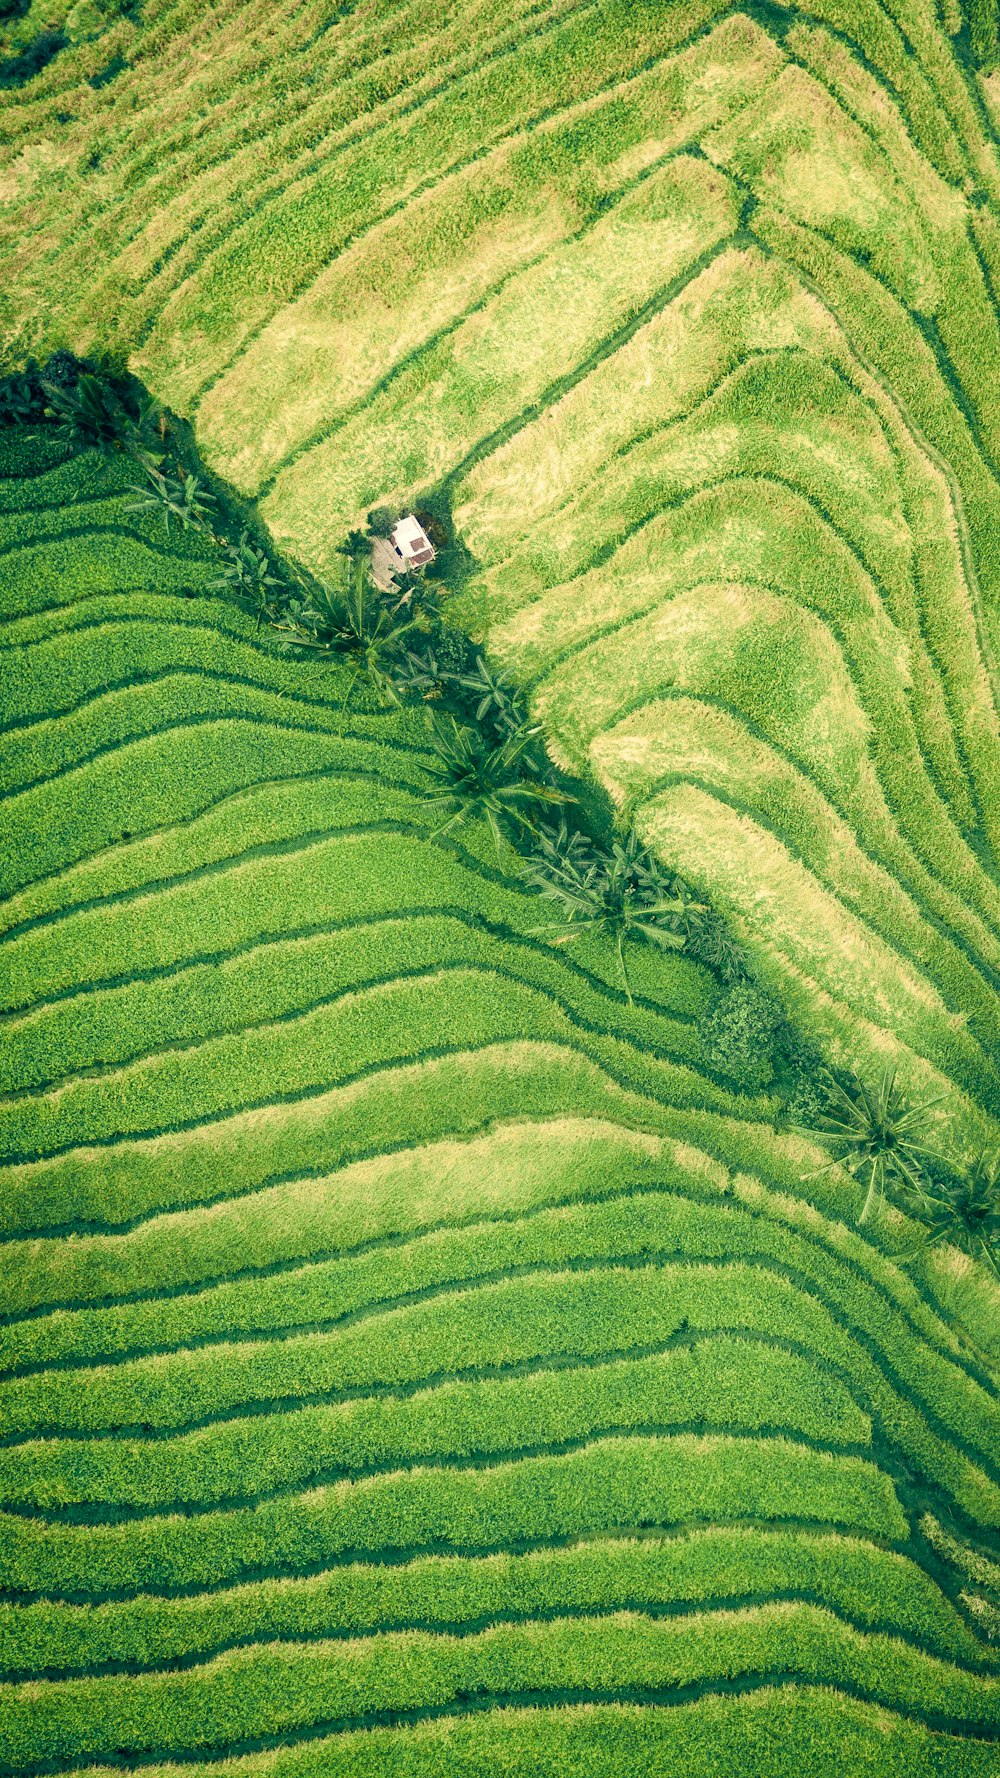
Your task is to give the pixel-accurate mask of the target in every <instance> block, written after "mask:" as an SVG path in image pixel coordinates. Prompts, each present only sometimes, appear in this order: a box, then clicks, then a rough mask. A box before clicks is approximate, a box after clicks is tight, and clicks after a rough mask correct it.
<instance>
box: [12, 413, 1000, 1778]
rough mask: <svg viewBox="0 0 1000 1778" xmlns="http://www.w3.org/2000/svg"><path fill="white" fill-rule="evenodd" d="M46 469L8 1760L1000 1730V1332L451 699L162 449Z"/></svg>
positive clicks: (889, 1738)
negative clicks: (316, 621) (451, 789)
mask: <svg viewBox="0 0 1000 1778" xmlns="http://www.w3.org/2000/svg"><path fill="white" fill-rule="evenodd" d="M4 466H5V467H6V468H7V470H8V471H9V472H10V471H14V470H18V469H19V470H20V472H21V473H20V474H14V473H8V475H7V477H6V478H5V479H4V480H3V482H2V483H0V505H2V507H3V520H2V522H3V526H4V553H3V554H2V556H0V582H2V585H3V597H4V613H5V617H4V623H3V628H2V632H0V647H2V650H3V678H4V685H5V709H6V716H7V722H8V727H7V729H6V731H5V734H4V746H3V755H4V791H5V797H4V803H3V823H4V847H3V857H4V871H5V882H4V888H5V892H6V899H5V901H4V903H3V915H4V928H5V931H4V939H3V943H2V946H0V971H2V979H3V985H4V994H3V1000H4V1006H5V1008H6V1009H7V1010H6V1012H5V1015H4V1046H3V1087H4V1097H3V1099H2V1100H0V1126H2V1137H3V1145H4V1156H5V1160H6V1163H7V1165H6V1169H5V1175H4V1178H5V1192H4V1198H3V1224H4V1227H3V1236H4V1239H3V1244H2V1246H0V1266H2V1277H3V1284H2V1297H3V1302H4V1306H5V1311H6V1314H5V1319H4V1323H3V1325H2V1327H0V1360H2V1366H3V1378H2V1380H0V1436H2V1445H0V1498H2V1501H3V1509H2V1516H0V1539H2V1551H3V1569H4V1575H5V1585H6V1588H7V1595H6V1602H5V1603H4V1604H3V1605H0V1658H2V1663H3V1669H4V1673H5V1676H6V1677H5V1682H4V1684H3V1693H2V1695H3V1707H2V1709H0V1722H2V1725H3V1726H2V1728H0V1753H2V1759H3V1764H4V1766H5V1767H6V1768H7V1769H9V1770H11V1771H17V1772H19V1773H20V1772H24V1773H29V1772H40V1771H53V1770H63V1769H75V1768H77V1767H83V1766H89V1765H92V1764H94V1763H98V1764H108V1763H110V1764H112V1765H126V1766H131V1765H133V1764H136V1763H141V1762H144V1761H149V1760H153V1761H162V1760H171V1761H180V1762H181V1763H183V1762H184V1761H186V1760H192V1759H199V1758H203V1757H205V1756H215V1757H218V1756H220V1755H222V1754H227V1755H229V1756H238V1757H239V1759H240V1761H241V1767H242V1765H244V1764H245V1765H246V1766H247V1767H248V1768H249V1767H254V1768H256V1767H257V1766H263V1767H266V1768H268V1769H270V1768H271V1767H273V1766H277V1767H281V1768H284V1767H285V1766H286V1765H287V1764H288V1763H289V1761H292V1760H301V1759H308V1760H309V1763H310V1766H311V1767H312V1766H315V1765H316V1763H317V1762H319V1764H320V1766H321V1767H322V1769H324V1770H326V1769H329V1770H331V1771H343V1772H352V1773H353V1772H356V1771H367V1770H371V1771H373V1772H374V1771H379V1772H381V1771H384V1770H391V1769H399V1770H410V1769H413V1770H420V1771H424V1770H436V1769H438V1763H439V1761H441V1760H446V1761H447V1763H448V1764H449V1766H457V1769H459V1770H463V1769H467V1770H470V1771H471V1770H481V1769H484V1762H486V1764H489V1763H490V1762H491V1761H492V1760H494V1759H498V1758H503V1759H504V1760H507V1761H509V1762H512V1764H513V1767H514V1768H515V1769H519V1770H520V1769H523V1770H528V1769H530V1770H533V1771H534V1770H549V1769H551V1770H553V1771H554V1770H556V1768H557V1767H561V1765H564V1764H565V1761H566V1760H567V1759H570V1760H576V1759H581V1760H585V1761H586V1762H587V1763H588V1769H593V1770H598V1771H603V1770H607V1771H608V1772H611V1771H614V1770H617V1769H619V1766H620V1762H621V1760H622V1759H624V1758H626V1757H629V1758H631V1757H637V1758H639V1759H640V1761H646V1762H654V1763H656V1769H659V1764H658V1763H657V1762H662V1761H664V1760H666V1761H667V1766H668V1768H669V1769H674V1762H677V1769H678V1770H684V1771H701V1770H705V1771H708V1770H710V1769H712V1765H711V1761H712V1760H713V1759H714V1758H715V1754H714V1753H713V1752H711V1751H710V1749H715V1748H717V1746H718V1745H719V1744H720V1737H721V1740H722V1744H724V1743H725V1740H726V1738H727V1737H729V1738H730V1739H731V1740H732V1738H733V1737H736V1741H734V1742H733V1745H734V1746H735V1745H736V1744H738V1745H739V1746H740V1747H743V1748H745V1749H748V1750H755V1751H754V1753H753V1757H754V1758H756V1759H757V1760H758V1767H757V1768H756V1769H760V1770H772V1769H773V1770H780V1769H781V1767H780V1764H778V1765H775V1764H774V1761H775V1760H776V1759H777V1760H779V1761H780V1757H781V1748H782V1745H783V1738H784V1736H785V1734H786V1733H787V1725H788V1723H789V1721H793V1720H794V1721H801V1722H802V1725H803V1726H802V1735H803V1736H804V1738H805V1739H804V1744H805V1745H810V1744H811V1745H812V1746H813V1747H814V1748H815V1759H816V1761H817V1762H819V1766H818V1769H826V1767H825V1765H824V1763H823V1762H825V1761H826V1760H828V1759H829V1758H833V1757H834V1756H835V1750H836V1749H839V1748H841V1747H843V1746H844V1745H845V1742H849V1743H850V1745H852V1746H855V1747H856V1748H857V1758H858V1761H859V1766H858V1769H859V1770H860V1769H865V1764H866V1763H867V1765H868V1767H869V1768H870V1769H871V1770H872V1771H878V1770H880V1769H884V1768H883V1767H880V1766H879V1764H878V1761H879V1760H880V1759H882V1758H883V1757H884V1750H885V1747H886V1746H887V1745H889V1746H891V1747H892V1757H893V1759H894V1760H895V1761H896V1762H897V1764H898V1765H899V1767H900V1770H902V1771H906V1772H909V1771H913V1772H921V1771H924V1770H925V1769H929V1767H927V1766H926V1763H925V1762H926V1760H927V1759H929V1758H933V1760H934V1761H935V1762H936V1763H935V1767H934V1769H935V1770H947V1771H954V1772H956V1773H957V1772H961V1773H966V1772H974V1773H977V1774H978V1773H980V1772H982V1773H987V1772H990V1771H991V1770H992V1769H993V1766H994V1764H995V1758H996V1738H997V1736H998V1732H1000V1672H998V1661H997V1656H996V1653H995V1651H994V1650H993V1649H992V1648H991V1647H990V1645H989V1643H988V1642H987V1641H985V1640H984V1639H983V1637H982V1635H981V1634H980V1632H979V1630H978V1628H977V1617H976V1613H975V1610H974V1609H973V1608H970V1606H969V1605H968V1604H965V1603H963V1597H966V1598H969V1597H971V1598H972V1599H973V1600H974V1599H975V1598H977V1597H981V1594H979V1593H977V1592H976V1590H975V1589H972V1591H971V1593H970V1589H969V1584H968V1581H967V1580H966V1579H964V1577H963V1576H962V1574H961V1571H960V1570H959V1569H957V1568H955V1567H954V1566H952V1565H949V1564H947V1563H943V1562H942V1560H941V1558H940V1555H939V1554H938V1553H937V1551H936V1549H935V1546H934V1543H933V1541H928V1536H927V1528H926V1524H925V1522H924V1515H925V1514H926V1512H927V1511H928V1509H929V1510H931V1511H932V1512H933V1513H934V1515H935V1516H936V1517H938V1518H941V1519H944V1520H945V1521H947V1522H948V1523H951V1524H953V1525H956V1526H958V1527H960V1528H961V1529H962V1533H963V1536H964V1537H965V1538H966V1539H968V1538H969V1537H970V1536H971V1538H972V1539H973V1541H975V1540H976V1539H977V1538H978V1539H980V1540H984V1541H985V1545H986V1547H990V1546H991V1544H992V1542H993V1539H994V1537H995V1534H996V1533H997V1531H998V1530H1000V1470H998V1464H997V1451H998V1447H1000V1438H998V1409H997V1402H996V1392H995V1386H994V1383H993V1380H992V1378H991V1377H990V1376H988V1375H987V1374H986V1373H985V1372H984V1371H983V1370H982V1365H981V1361H980V1360H977V1359H976V1358H975V1357H974V1356H973V1352H972V1349H971V1348H970V1347H969V1346H968V1345H967V1344H966V1342H965V1340H964V1338H963V1337H962V1336H961V1334H959V1333H956V1331H955V1328H954V1326H953V1324H952V1322H951V1320H950V1318H949V1316H948V1314H947V1313H945V1312H944V1310H945V1308H946V1307H947V1304H945V1303H942V1302H941V1301H938V1300H936V1299H935V1297H934V1296H933V1295H932V1294H931V1292H930V1291H929V1290H926V1289H924V1287H921V1288H917V1287H915V1285H914V1283H913V1282H911V1281H910V1280H909V1279H908V1278H907V1277H906V1275H905V1274H904V1273H902V1272H900V1271H899V1270H898V1269H897V1268H896V1267H895V1266H893V1265H892V1264H891V1263H890V1262H889V1261H888V1260H887V1259H886V1258H884V1257H883V1255H882V1253H881V1252H880V1250H879V1248H878V1247H877V1246H873V1245H872V1244H871V1243H870V1242H868V1241H865V1240H863V1239H861V1238H860V1237H859V1236H858V1235H856V1234H855V1233H853V1232H850V1230H849V1229H848V1228H847V1227H845V1225H844V1223H843V1222H842V1221H841V1217H842V1216H843V1215H844V1214H847V1215H850V1211H851V1207H852V1195H851V1192H850V1191H849V1189H848V1188H847V1187H846V1186H845V1185H843V1184H838V1183H836V1182H830V1181H829V1180H818V1181H816V1182H814V1186H815V1189H816V1190H820V1189H822V1191H823V1192H825V1193H826V1194H827V1195H826V1197H825V1198H824V1197H821V1198H820V1199H819V1200H817V1207H816V1208H813V1207H812V1206H811V1205H810V1204H809V1203H808V1202H807V1201H806V1200H804V1199H803V1198H802V1196H801V1193H802V1190H803V1187H802V1185H801V1183H800V1174H801V1172H802V1171H803V1169H804V1168H805V1167H807V1166H808V1164H809V1151H808V1149H807V1148H805V1147H804V1146H803V1145H802V1144H801V1143H799V1142H796V1141H793V1140H792V1139H791V1138H788V1137H785V1138H777V1137H776V1136H775V1135H774V1134H773V1133H772V1132H771V1131H770V1130H769V1128H768V1127H767V1122H766V1119H767V1117H768V1116H769V1107H768V1106H767V1105H766V1103H764V1102H757V1101H753V1100H747V1099H745V1098H744V1099H740V1098H733V1097H732V1096H731V1095H730V1094H729V1093H728V1092H727V1091H726V1089H725V1087H724V1086H723V1085H722V1084H721V1083H720V1082H719V1081H717V1080H714V1079H713V1078H712V1075H711V1071H710V1069H709V1068H708V1066H707V1063H706V1060H705V1057H704V1055H703V1053H702V1048H701V1040H700V1038H699V1037H698V1034H697V1032H696V1030H695V1024H694V1020H695V1017H696V1015H697V1014H698V1012H699V1011H701V1010H702V1009H703V1008H704V1007H705V1005H706V1004H708V1002H709V1001H710V999H711V996H712V995H713V994H714V993H715V992H716V989H715V988H714V986H713V984H712V980H711V978H710V977H709V976H707V974H706V973H705V972H704V971H702V970H700V969H699V968H698V967H697V966H696V965H694V964H690V963H687V962H685V961H684V959H674V958H670V957H661V956H655V957H653V956H651V957H650V959H649V961H648V963H647V964H646V966H645V970H644V972H641V973H640V976H639V978H638V979H637V983H636V986H637V990H638V995H637V1003H636V1005H635V1006H634V1007H633V1008H629V1007H628V1005H627V1003H626V1002H625V999H624V996H623V994H622V992H621V991H620V989H619V987H618V985H617V982H616V979H615V976H614V973H613V970H612V969H611V968H609V960H608V958H607V957H606V956H605V955H603V948H602V947H601V946H600V944H598V943H595V944H594V945H593V946H592V948H591V950H590V951H588V950H586V949H584V948H581V949H576V950H574V952H573V953H572V954H571V955H567V954H566V953H565V952H558V951H554V950H553V949H552V948H551V947H550V946H548V945H546V944H543V943H542V942H541V941H540V940H539V938H538V937H536V936H532V934H533V930H534V928H535V927H536V926H537V920H538V908H537V902H536V901H535V899H534V897H532V896H531V895H529V894H527V893H525V891H524V890H522V889H521V888H520V887H519V886H518V885H517V879H516V878H514V877H510V876H505V875H504V873H503V871H502V870H500V869H499V868H498V863H497V859H496V856H495V852H494V850H493V847H492V842H491V841H489V839H488V836H486V835H482V834H477V833H476V832H475V831H474V830H472V829H470V830H467V831H465V830H463V835H462V843H461V844H459V843H458V841H457V840H455V839H449V840H444V839H439V840H434V839H432V838H430V837H429V831H428V823H427V816H426V812H425V810H426V805H424V804H423V803H422V802H421V800H420V796H419V790H420V785H421V782H422V779H423V777H424V772H423V766H422V753H423V747H424V745H425V740H424V730H423V727H422V724H421V723H419V722H418V721H417V720H416V717H415V716H413V715H410V714H408V713H406V712H401V713H397V714H387V713H377V712H376V713H373V714H371V715H368V716H365V715H351V716H350V717H349V718H345V717H344V716H343V715H342V714H341V711H340V704H341V699H340V698H339V697H338V696H336V695H332V693H333V692H334V690H335V686H336V683H337V681H336V671H337V670H336V669H334V668H330V667H316V668H310V667H304V666H303V665H301V664H299V663H295V664H287V663H282V662H281V661H279V660H277V659H275V658H274V657H273V656H269V655H268V654H267V653H265V652H263V651H262V649H261V646H260V644H259V641H258V640H257V639H256V637H255V635H254V633H253V631H252V629H251V627H250V626H249V624H248V622H247V621H246V620H245V619H243V618H242V617H241V616H240V615H239V613H238V612H236V611H235V610H234V608H232V607H227V606H223V605H220V604H218V603H217V602H216V601H215V600H213V599H211V598H210V597H208V596H206V595H205V593H204V585H205V580H206V577H207V576H208V574H209V566H208V563H207V561H206V560H205V553H206V552H205V548H204V546H201V547H199V546H196V545H191V546H184V547H182V546H181V545H180V544H178V543H176V542H174V543H171V544H165V543H164V541H163V539H162V534H160V536H158V535H157V533H156V532H155V531H152V530H150V529H148V528H147V527H145V526H144V525H143V524H140V523H138V522H137V521H136V519H135V517H134V516H132V515H130V514H129V513H128V511H127V505H128V501H127V497H126V496H124V495H123V494H122V492H121V490H120V484H121V482H122V480H123V479H124V473H125V472H123V471H122V472H120V471H118V470H116V469H114V468H111V469H107V468H103V467H102V466H101V464H100V460H99V459H98V458H96V457H92V456H84V457H81V458H77V459H75V460H74V462H73V463H72V464H71V465H63V464H60V463H59V462H58V461H55V462H51V461H47V456H46V447H44V446H42V445H39V444H35V443H30V442H29V443H28V444H27V445H21V444H15V445H12V446H11V447H10V448H9V449H8V452H7V461H6V463H5V465H4ZM72 494H75V495H76V498H75V499H71V495H72ZM29 560H30V563H31V572H30V574H29V573H28V572H27V567H26V564H27V562H28V561H29ZM102 564H104V565H105V568H106V572H105V569H102ZM160 581H162V584H163V585H164V586H167V587H169V588H171V589H172V590H171V591H170V592H166V593H160V592H157V591H155V590H150V589H151V588H155V586H156V585H157V584H158V583H159V582H160ZM199 589H201V592H202V596H201V597H199V598H198V599H197V601H194V600H190V599H188V598H186V597H185V596H184V593H185V592H195V591H198V590H199ZM331 676H333V679H332V682H331ZM943 1282H944V1280H943ZM948 1301H949V1302H953V1301H954V1298H953V1296H952V1297H950V1298H949V1299H948ZM963 1302H964V1307H965V1310H966V1313H967V1314H968V1313H971V1314H972V1315H973V1323H972V1325H973V1326H975V1327H976V1331H977V1333H978V1334H979V1336H980V1338H981V1339H982V1340H988V1338H989V1333H988V1326H987V1323H986V1322H985V1321H983V1322H981V1323H979V1322H977V1321H976V1313H975V1303H976V1298H975V1297H974V1296H966V1297H965V1298H964V1299H963ZM640 1705H641V1706H642V1708H641V1709H639V1710H637V1706H640ZM483 1711H486V1712H487V1715H486V1716H485V1717H484V1716H483V1715H482V1714H481V1712H483ZM720 1712H721V1714H720ZM375 1725H380V1726H378V1727H376V1726H375ZM928 1734H930V1739H928ZM272 1749H273V1750H274V1751H271V1750H272ZM768 1749H770V1750H771V1751H770V1752H769V1751H768ZM931 1749H933V1753H931V1751H930V1750H931ZM746 1757H750V1753H749V1752H748V1753H747V1755H746ZM393 1762H395V1766H394V1765H393ZM769 1762H770V1763H769ZM941 1762H943V1764H942V1763H941ZM650 1769H652V1767H650Z"/></svg>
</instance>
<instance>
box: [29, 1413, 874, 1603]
mask: <svg viewBox="0 0 1000 1778" xmlns="http://www.w3.org/2000/svg"><path fill="white" fill-rule="evenodd" d="M751 1515H752V1517H753V1518H754V1519H755V1520H757V1521H759V1522H767V1521H768V1520H778V1521H783V1520H795V1521H799V1520H801V1521H804V1522H806V1523H808V1524H814V1525H834V1526H840V1527H843V1528H844V1529H846V1530H848V1531H851V1532H856V1533H859V1534H861V1535H864V1534H865V1533H867V1534H869V1535H872V1536H874V1537H877V1538H882V1539H890V1540H895V1539H901V1538H904V1537H905V1536H906V1531H907V1524H906V1519H905V1516H904V1514H903V1512H902V1511H901V1509H900V1506H899V1502H898V1500H897V1498H896V1494H895V1490H894V1488H893V1485H892V1482H891V1481H890V1479H889V1477H888V1476H887V1475H885V1474H883V1472H882V1471H881V1470H880V1469H879V1468H878V1467H877V1466H876V1465H875V1464H874V1463H870V1462H867V1461H864V1460H862V1459H861V1458H859V1457H854V1456H833V1455H831V1454H829V1453H827V1452H820V1451H814V1450H811V1449H809V1448H807V1447H806V1446H803V1445H798V1444H795V1443H793V1442H791V1441H789V1440H787V1439H779V1438H751V1439H741V1438H734V1437H731V1436H724V1435H716V1434H704V1435H702V1436H700V1437H694V1436H692V1435H690V1434H677V1435H674V1436H662V1437H658V1438H648V1437H647V1438H638V1437H633V1438H621V1437H618V1438H614V1437H612V1438H606V1439H597V1440H594V1441H593V1442H592V1443H591V1444H588V1445H586V1446H585V1447H584V1448H583V1449H582V1450H580V1451H573V1452H570V1453H567V1454H565V1455H561V1456H539V1457H525V1458H523V1459H520V1460H519V1461H516V1462H505V1463H497V1464H495V1465H493V1466H491V1467H488V1468H486V1469H477V1470H461V1469H458V1470H451V1469H438V1468H434V1467H430V1468H426V1469H413V1470H404V1471H402V1472H399V1473H397V1474H394V1475H387V1476H372V1477H368V1478H366V1479H364V1480H361V1481H342V1482H335V1483H332V1484H328V1485H326V1486H323V1487H318V1488H313V1489H311V1490H310V1491H309V1492H308V1493H305V1494H300V1495H283V1496H279V1497H278V1498H276V1499H274V1500H269V1501H264V1502H262V1503H261V1504H259V1505H256V1506H241V1507H234V1508H233V1509H231V1510H229V1511H219V1510H211V1511H208V1512H204V1513H199V1514H196V1515H193V1516H188V1515H186V1514H181V1515H175V1516H170V1517H166V1518H153V1519H140V1520H129V1521H127V1522H126V1523H124V1524H112V1525H74V1524H65V1525H64V1524H43V1523H40V1522H39V1521H37V1520H32V1519H23V1518H19V1517H15V1516H13V1515H11V1514H4V1513H0V1551H2V1555H3V1562H4V1574H5V1584H6V1586H7V1587H8V1588H9V1589H10V1591H11V1593H13V1594H16V1593H22V1592H29V1593H32V1592H41V1593H44V1594H46V1595H49V1596H56V1597H58V1596H60V1595H67V1594H68V1595H70V1596H71V1597H72V1596H74V1595H77V1594H79V1595H82V1596H86V1597H91V1598H99V1597H101V1596H102V1595H104V1594H106V1593H107V1592H108V1591H109V1590H111V1591H116V1590H122V1591H125V1592H132V1591H147V1590H149V1589H152V1590H154V1591H163V1590H166V1591H168V1592H169V1591H170V1590H171V1589H173V1588H176V1587H184V1588H199V1587H202V1588H203V1587H212V1586H219V1585H222V1584H227V1583H231V1582H233V1581H238V1580H246V1579H248V1578H251V1577H253V1576H254V1575H255V1574H256V1573H258V1572H259V1571H264V1572H267V1573H276V1574H280V1573H282V1572H286V1571H292V1572H299V1573H301V1572H302V1570H303V1569H307V1568H311V1567H315V1566H322V1565H328V1564H330V1563H333V1562H336V1561H338V1559H341V1560H342V1559H344V1558H345V1557H347V1558H348V1559H351V1560H357V1559H358V1558H359V1557H360V1556H363V1555H364V1554H365V1553H366V1552H367V1553H370V1554H372V1555H375V1554H381V1555H383V1556H390V1555H394V1556H398V1555H400V1554H404V1553H406V1552H409V1553H412V1554H417V1553H419V1551H420V1550H421V1549H423V1550H427V1551H437V1552H443V1551H445V1550H447V1549H449V1548H450V1549H452V1550H455V1551H459V1552H461V1551H465V1550H469V1551H475V1550H481V1551H488V1550H490V1549H493V1548H495V1547H497V1546H499V1547H501V1548H507V1547H509V1546H514V1547H516V1546H517V1545H518V1544H519V1543H521V1542H523V1541H524V1540H528V1541H529V1542H547V1541H549V1540H551V1539H553V1538H565V1537H577V1536H579V1535H580V1533H581V1532H583V1531H587V1532H590V1533H593V1532H597V1531H601V1530H615V1529H617V1528H625V1529H627V1528H628V1527H629V1526H661V1527H665V1526H669V1525H671V1524H678V1523H687V1522H688V1521H694V1520H701V1521H702V1522H707V1523H712V1522H713V1521H715V1520H720V1519H722V1520H727V1519H741V1518H744V1517H747V1516H751Z"/></svg>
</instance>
